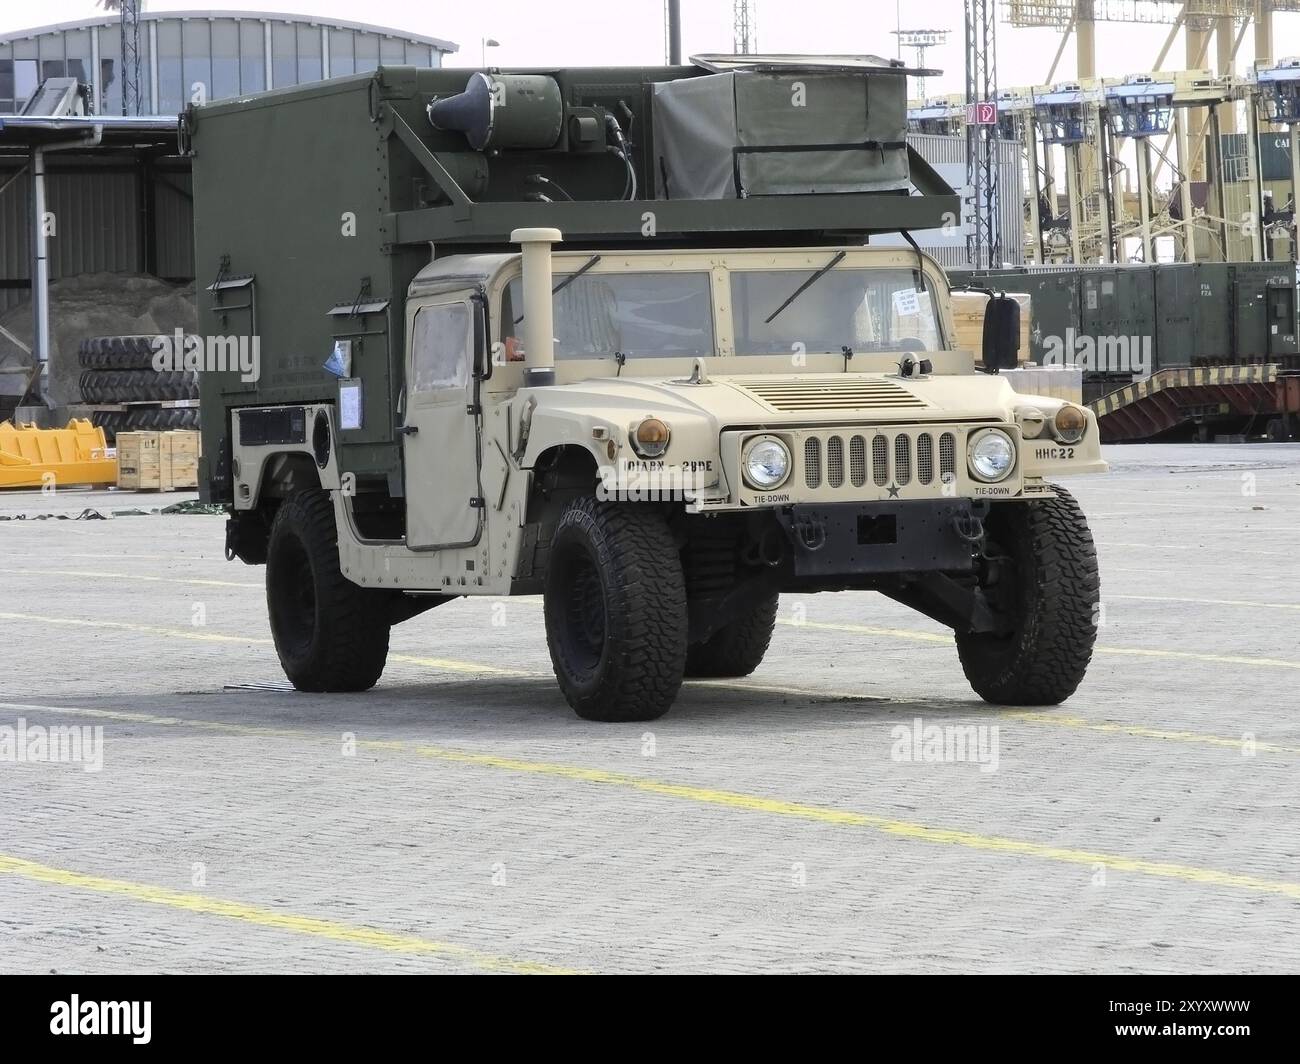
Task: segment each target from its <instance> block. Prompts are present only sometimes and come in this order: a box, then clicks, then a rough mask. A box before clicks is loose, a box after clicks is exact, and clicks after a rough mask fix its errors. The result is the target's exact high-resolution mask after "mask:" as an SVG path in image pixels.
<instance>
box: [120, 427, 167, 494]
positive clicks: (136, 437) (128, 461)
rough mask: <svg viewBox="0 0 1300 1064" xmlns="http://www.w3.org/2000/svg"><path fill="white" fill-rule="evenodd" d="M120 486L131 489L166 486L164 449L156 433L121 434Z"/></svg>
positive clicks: (154, 488)
mask: <svg viewBox="0 0 1300 1064" xmlns="http://www.w3.org/2000/svg"><path fill="white" fill-rule="evenodd" d="M117 486H118V487H119V488H123V489H125V490H127V491H158V490H160V489H161V488H162V450H161V441H160V440H159V438H158V433H156V432H119V433H118V434H117Z"/></svg>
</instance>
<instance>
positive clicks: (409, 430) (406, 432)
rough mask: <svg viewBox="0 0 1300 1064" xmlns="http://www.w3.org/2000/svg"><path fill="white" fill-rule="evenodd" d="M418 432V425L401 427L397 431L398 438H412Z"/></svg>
mask: <svg viewBox="0 0 1300 1064" xmlns="http://www.w3.org/2000/svg"><path fill="white" fill-rule="evenodd" d="M419 431H420V426H419V425H403V426H402V427H401V428H399V429H398V430H397V433H398V435H399V436H414V435H415V434H416V433H417V432H419Z"/></svg>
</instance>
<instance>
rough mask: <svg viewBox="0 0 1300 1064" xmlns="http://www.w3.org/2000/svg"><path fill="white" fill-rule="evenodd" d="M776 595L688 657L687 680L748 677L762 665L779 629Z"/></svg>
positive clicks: (712, 636) (734, 622) (698, 646)
mask: <svg viewBox="0 0 1300 1064" xmlns="http://www.w3.org/2000/svg"><path fill="white" fill-rule="evenodd" d="M778 602H779V596H778V595H777V594H776V592H773V593H772V595H771V596H770V597H768V598H765V599H763V601H762V602H760V603H758V605H756V606H754V607H752V608H751V609H750V610H749V611H748V612H746V613H744V614H742V615H741V616H740V617H738V618H736V619H735V620H734V621H732V622H731V623H730V624H726V625H723V626H722V627H721V628H719V629H718V630H717V631H716V632H714V633H713V635H711V636H709V638H708V639H706V640H704V642H702V643H696V644H695V645H694V646H692V647H691V648H690V650H689V651H687V654H686V675H687V676H700V677H704V676H709V677H723V676H748V675H749V674H750V673H751V672H753V671H754V670H755V669H756V668H758V666H759V665H760V664H761V663H762V661H763V655H764V654H766V653H767V648H768V644H770V643H771V642H772V631H773V629H775V628H776V610H777V605H778Z"/></svg>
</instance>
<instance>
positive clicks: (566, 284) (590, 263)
mask: <svg viewBox="0 0 1300 1064" xmlns="http://www.w3.org/2000/svg"><path fill="white" fill-rule="evenodd" d="M599 261H600V256H599V255H592V256H591V258H589V259H588V260H587V261H586V262H584V263H583V264H582V265H581V266H579V267H578V268H577V269H576V270H574V271H573V273H571V274H569V276H568V277H566V278H564V280H562V281H561V282H560V283H559V284H557V285H556V286H555V287H554V288H552V289H551V295H555V293H556V292H559V291H561V290H562V289H565V288H568V287H569V285H571V284H573V282H574V281H576V280H577V279H578V278H579V277H581V276H582V275H583V274H584V273H586V272H587V271H588V270H589V269H591V268H592V267H593V266H595V265H596V263H598V262H599ZM523 320H524V316H523V315H522V314H520V315H519V317H517V318H516V319H515V324H516V325H518V324H519V323H520V322H521V321H523Z"/></svg>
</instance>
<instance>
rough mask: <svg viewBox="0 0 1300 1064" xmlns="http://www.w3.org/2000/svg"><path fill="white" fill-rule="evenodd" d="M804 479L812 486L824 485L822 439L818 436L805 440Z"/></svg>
mask: <svg viewBox="0 0 1300 1064" xmlns="http://www.w3.org/2000/svg"><path fill="white" fill-rule="evenodd" d="M803 480H804V483H805V484H807V485H808V487H810V488H820V487H821V486H822V441H821V440H819V439H818V438H817V437H816V436H809V437H808V439H807V440H805V441H804V445H803Z"/></svg>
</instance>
